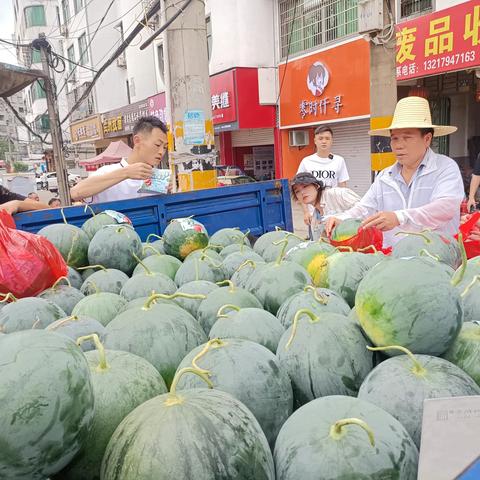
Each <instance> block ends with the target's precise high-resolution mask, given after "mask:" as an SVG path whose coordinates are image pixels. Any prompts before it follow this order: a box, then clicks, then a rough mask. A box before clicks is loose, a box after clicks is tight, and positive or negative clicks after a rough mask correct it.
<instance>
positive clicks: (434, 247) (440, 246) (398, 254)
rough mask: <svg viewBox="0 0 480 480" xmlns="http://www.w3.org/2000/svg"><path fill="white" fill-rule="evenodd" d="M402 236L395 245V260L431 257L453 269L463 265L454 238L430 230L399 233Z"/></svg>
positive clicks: (393, 254)
mask: <svg viewBox="0 0 480 480" xmlns="http://www.w3.org/2000/svg"><path fill="white" fill-rule="evenodd" d="M400 234H401V235H403V237H402V238H401V239H400V240H399V241H398V242H397V243H396V244H395V246H394V247H393V251H392V256H393V257H395V258H402V257H415V256H419V255H426V256H430V255H431V256H433V257H434V258H436V259H437V260H438V261H440V262H443V263H446V264H447V265H450V266H451V267H452V268H458V267H459V266H460V264H461V263H462V257H461V253H460V249H459V247H458V243H457V242H456V241H455V239H454V238H453V237H449V236H447V235H445V234H442V233H440V232H433V231H429V230H424V231H422V232H399V233H397V235H400Z"/></svg>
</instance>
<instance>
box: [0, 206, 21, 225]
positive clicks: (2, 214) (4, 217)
mask: <svg viewBox="0 0 480 480" xmlns="http://www.w3.org/2000/svg"><path fill="white" fill-rule="evenodd" d="M0 223H1V224H3V225H5V226H6V227H8V228H17V226H16V225H15V220H14V219H13V217H12V216H11V215H10V214H9V213H7V212H6V211H5V210H0Z"/></svg>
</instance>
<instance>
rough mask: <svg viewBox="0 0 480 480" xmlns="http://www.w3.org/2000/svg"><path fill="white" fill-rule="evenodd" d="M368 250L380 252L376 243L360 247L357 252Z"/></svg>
mask: <svg viewBox="0 0 480 480" xmlns="http://www.w3.org/2000/svg"><path fill="white" fill-rule="evenodd" d="M368 250H372V251H373V253H378V250H377V248H376V247H375V245H368V246H367V247H363V248H359V249H358V250H357V252H362V253H363V252H368Z"/></svg>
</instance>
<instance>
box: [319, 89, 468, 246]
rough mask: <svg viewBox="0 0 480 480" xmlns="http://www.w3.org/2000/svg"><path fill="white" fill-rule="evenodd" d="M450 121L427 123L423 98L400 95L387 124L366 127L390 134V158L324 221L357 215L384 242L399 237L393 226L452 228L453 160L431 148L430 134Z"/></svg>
mask: <svg viewBox="0 0 480 480" xmlns="http://www.w3.org/2000/svg"><path fill="white" fill-rule="evenodd" d="M456 130H457V128H456V127H450V126H439V125H433V124H432V119H431V114H430V107H429V104H428V101H427V100H426V99H424V98H420V97H407V98H403V99H402V100H400V101H399V102H398V103H397V106H396V108H395V113H394V115H393V121H392V124H391V125H390V126H389V127H388V128H385V129H377V130H371V131H370V132H368V133H369V134H370V135H372V136H373V135H379V136H386V137H387V136H388V137H390V141H391V147H392V151H393V153H394V154H395V157H396V160H397V161H396V162H395V164H393V165H392V166H391V167H388V168H386V169H384V170H382V171H381V172H380V173H379V174H378V176H377V178H376V179H375V181H374V182H373V184H372V185H371V186H370V188H369V190H368V191H367V193H366V194H365V195H364V197H363V198H362V199H361V200H360V202H358V203H357V204H356V205H355V206H353V207H352V208H351V209H349V210H347V211H346V212H344V213H342V214H340V215H336V216H335V217H330V218H329V219H328V220H327V224H326V227H325V230H326V233H327V235H330V233H331V231H332V229H333V227H334V226H335V225H336V224H338V223H340V222H341V221H342V220H345V219H346V218H358V219H363V222H362V225H363V226H364V227H371V226H375V227H377V228H379V229H380V230H382V231H383V232H384V246H390V245H393V244H394V243H395V242H396V241H398V240H399V239H400V238H399V237H398V236H397V237H396V236H395V234H396V233H397V232H399V231H402V230H406V231H420V230H423V229H431V230H438V231H440V232H443V233H447V234H450V235H453V234H455V233H456V232H457V231H458V227H459V224H460V203H461V202H462V200H463V198H464V195H465V194H464V188H463V182H462V176H461V174H460V169H459V168H458V165H457V164H456V163H455V161H454V160H452V159H451V158H449V157H446V156H445V155H440V154H438V153H435V152H433V150H432V149H431V148H430V144H431V142H432V138H433V137H440V136H443V135H449V134H451V133H453V132H455V131H456Z"/></svg>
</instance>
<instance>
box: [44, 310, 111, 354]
mask: <svg viewBox="0 0 480 480" xmlns="http://www.w3.org/2000/svg"><path fill="white" fill-rule="evenodd" d="M45 330H48V331H50V332H55V333H58V334H60V335H65V336H66V337H68V338H70V339H71V340H73V341H74V342H76V341H77V338H79V337H82V336H84V335H89V334H92V333H95V334H96V335H98V336H99V338H100V339H103V336H104V335H105V327H104V326H103V325H102V324H101V323H100V322H99V321H98V320H95V319H94V318H91V317H85V316H83V315H82V316H80V317H77V316H75V315H71V316H70V317H66V318H61V319H60V320H56V321H55V322H53V323H51V324H50V325H48V327H47V328H46V329H45ZM81 347H82V350H83V351H84V352H87V351H89V350H93V349H94V348H95V346H94V344H93V343H92V342H90V343H88V342H84V343H82V346H81Z"/></svg>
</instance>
